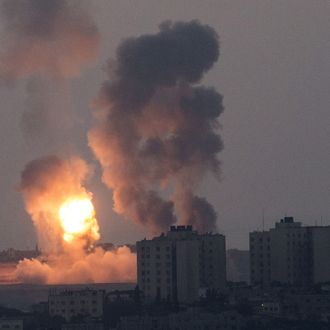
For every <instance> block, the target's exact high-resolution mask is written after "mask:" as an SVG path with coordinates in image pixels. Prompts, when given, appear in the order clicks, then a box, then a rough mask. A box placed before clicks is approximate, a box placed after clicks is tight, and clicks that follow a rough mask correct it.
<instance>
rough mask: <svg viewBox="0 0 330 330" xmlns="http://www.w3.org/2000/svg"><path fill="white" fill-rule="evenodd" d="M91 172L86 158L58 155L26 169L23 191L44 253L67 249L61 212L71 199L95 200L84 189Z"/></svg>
mask: <svg viewBox="0 0 330 330" xmlns="http://www.w3.org/2000/svg"><path fill="white" fill-rule="evenodd" d="M89 173H90V168H89V167H88V166H87V164H86V163H85V162H84V161H83V160H82V159H80V158H71V159H69V160H63V159H61V158H59V157H57V156H48V157H44V158H40V159H36V160H33V161H31V162H30V163H28V164H27V165H26V167H25V169H24V170H23V172H22V177H21V184H20V190H21V192H22V193H23V197H24V202H25V207H26V210H27V212H28V213H29V214H30V215H31V218H32V220H33V223H34V226H35V228H36V231H37V235H38V242H39V244H40V246H41V249H42V250H43V251H45V252H47V253H55V252H56V253H57V252H61V251H62V250H63V239H62V234H63V231H62V229H61V224H60V222H59V209H60V207H61V205H62V204H63V203H65V202H66V201H67V200H68V199H71V198H88V199H90V198H91V194H90V193H89V192H88V191H87V190H86V189H85V188H84V187H83V182H84V181H85V180H86V178H87V177H88V174H89Z"/></svg>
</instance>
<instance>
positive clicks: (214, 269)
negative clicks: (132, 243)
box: [137, 226, 226, 303]
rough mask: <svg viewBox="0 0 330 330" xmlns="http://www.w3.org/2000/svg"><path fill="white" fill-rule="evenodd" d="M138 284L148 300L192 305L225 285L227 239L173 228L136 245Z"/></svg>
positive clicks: (189, 229)
mask: <svg viewBox="0 0 330 330" xmlns="http://www.w3.org/2000/svg"><path fill="white" fill-rule="evenodd" d="M137 264H138V285H139V288H140V290H142V291H143V293H144V295H145V297H146V299H147V300H149V301H152V300H157V299H158V300H167V301H178V302H182V303H189V302H193V301H196V300H197V299H198V297H199V295H200V294H201V292H202V291H205V290H207V289H213V290H223V289H224V287H225V283H226V256H225V237H224V236H223V235H220V234H212V233H207V234H202V235H200V234H198V233H197V231H194V230H193V228H192V226H172V227H171V228H170V231H168V232H167V234H166V235H165V234H162V235H160V236H158V237H155V238H153V239H151V240H147V239H144V240H142V241H139V242H137Z"/></svg>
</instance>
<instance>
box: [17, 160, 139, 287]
mask: <svg viewBox="0 0 330 330" xmlns="http://www.w3.org/2000/svg"><path fill="white" fill-rule="evenodd" d="M90 172H91V170H90V168H89V167H88V165H87V164H86V163H85V162H84V161H83V160H81V159H80V158H77V157H76V158H71V159H68V160H63V159H61V158H59V157H57V156H48V157H44V158H40V159H37V160H34V161H32V162H30V163H28V164H27V165H26V167H25V169H24V171H23V172H22V178H21V184H20V189H21V191H22V193H23V197H24V201H25V206H26V210H27V212H28V213H29V214H30V215H31V217H32V220H33V222H34V225H35V227H36V231H37V234H38V242H39V245H40V246H41V249H42V251H43V255H42V257H41V258H40V259H31V260H30V259H25V260H23V261H22V262H20V263H19V265H18V267H17V269H16V278H17V279H18V280H19V281H21V282H24V283H47V284H53V283H95V282H98V283H100V282H109V281H112V282H113V281H115V282H130V281H134V280H135V278H136V271H135V268H136V256H135V254H134V253H132V252H131V251H130V250H129V248H128V247H122V248H118V249H117V250H113V251H104V250H103V249H102V248H100V247H97V248H94V243H95V242H96V241H97V240H98V239H99V238H100V235H99V227H98V224H97V220H96V218H95V214H94V210H93V206H92V204H91V203H90V200H91V199H92V195H91V193H90V192H88V191H87V190H86V188H84V186H83V185H84V183H85V181H86V179H87V178H88V175H89V173H90ZM75 203H78V204H75ZM75 205H76V206H75ZM86 206H87V211H88V212H87V213H86V212H85V211H84V210H85V208H86ZM45 259H46V260H47V262H45Z"/></svg>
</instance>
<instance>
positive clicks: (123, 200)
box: [89, 21, 223, 232]
mask: <svg viewBox="0 0 330 330" xmlns="http://www.w3.org/2000/svg"><path fill="white" fill-rule="evenodd" d="M218 56H219V41H218V36H217V34H216V33H215V31H214V30H213V29H212V28H211V27H209V26H206V25H202V24H201V23H199V22H198V21H191V22H188V23H181V22H180V23H171V22H166V23H163V24H161V25H160V31H159V32H158V33H157V34H155V35H143V36H140V37H137V38H130V39H127V40H125V41H123V42H122V43H121V44H120V46H119V48H118V50H117V54H116V58H115V59H114V60H112V61H109V70H108V73H109V80H108V81H106V82H105V83H104V85H103V87H102V88H101V91H100V94H99V97H98V98H97V100H96V102H95V105H96V107H97V108H98V109H100V112H99V114H98V116H97V118H98V124H97V125H96V127H95V128H94V129H92V130H91V131H90V133H89V144H90V146H91V148H92V149H93V151H94V154H95V155H96V157H97V158H98V160H99V161H100V163H101V165H102V167H103V179H104V182H105V183H106V184H107V185H108V186H109V187H110V188H111V189H113V191H114V195H113V196H114V209H115V210H116V211H117V212H118V213H121V214H124V215H126V216H127V217H128V218H131V219H132V220H134V221H135V222H137V223H140V224H142V225H146V226H148V228H149V229H150V230H151V231H154V232H157V231H160V230H166V229H167V228H168V226H169V225H170V224H173V223H175V222H176V221H177V219H176V216H175V214H178V215H180V217H181V219H180V221H181V222H183V223H192V224H194V225H195V226H196V228H197V229H199V230H200V231H208V230H213V229H215V228H216V213H215V211H214V209H213V207H212V206H211V205H210V204H209V203H208V202H207V201H206V200H205V199H203V198H200V197H197V196H195V195H194V194H193V193H192V191H193V190H194V189H195V188H196V187H197V186H198V183H199V182H200V181H201V180H202V178H203V176H204V175H205V174H206V173H207V172H208V171H212V172H213V173H215V174H216V175H217V174H218V172H219V161H218V159H217V158H216V155H217V153H218V152H219V151H221V150H222V148H223V143H222V140H221V138H220V136H219V134H218V131H217V130H218V128H219V123H218V121H217V119H218V117H219V115H220V114H221V113H222V112H223V105H222V96H221V95H220V94H219V93H218V92H217V91H216V90H215V89H213V88H208V87H204V86H201V85H198V83H199V82H200V80H201V79H202V77H203V75H204V73H205V72H207V71H208V70H209V69H210V68H211V67H212V65H213V64H214V63H215V62H216V61H217V59H218ZM171 196H172V198H171ZM173 197H175V198H173ZM175 210H176V212H175Z"/></svg>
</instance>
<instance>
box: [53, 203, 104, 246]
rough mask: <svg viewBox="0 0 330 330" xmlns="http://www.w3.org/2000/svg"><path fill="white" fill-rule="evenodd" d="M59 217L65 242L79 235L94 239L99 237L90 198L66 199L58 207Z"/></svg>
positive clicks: (79, 236)
mask: <svg viewBox="0 0 330 330" xmlns="http://www.w3.org/2000/svg"><path fill="white" fill-rule="evenodd" d="M59 219H60V223H61V227H62V230H63V239H64V240H65V241H66V242H68V243H70V242H72V241H73V240H74V239H77V238H81V237H88V238H89V239H90V240H94V241H95V240H98V239H99V236H100V235H99V227H98V224H97V221H96V219H95V210H94V206H93V203H92V202H91V200H90V199H88V198H81V199H79V198H77V199H70V200H67V201H66V202H64V203H63V204H62V205H61V207H60V209H59Z"/></svg>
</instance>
